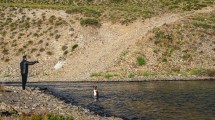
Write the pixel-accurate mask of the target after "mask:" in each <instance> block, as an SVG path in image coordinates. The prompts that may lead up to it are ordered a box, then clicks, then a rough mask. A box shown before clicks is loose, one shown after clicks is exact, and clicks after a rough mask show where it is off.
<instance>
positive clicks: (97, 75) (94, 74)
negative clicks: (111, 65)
mask: <svg viewBox="0 0 215 120" xmlns="http://www.w3.org/2000/svg"><path fill="white" fill-rule="evenodd" d="M101 76H102V74H101V73H91V75H90V77H101Z"/></svg>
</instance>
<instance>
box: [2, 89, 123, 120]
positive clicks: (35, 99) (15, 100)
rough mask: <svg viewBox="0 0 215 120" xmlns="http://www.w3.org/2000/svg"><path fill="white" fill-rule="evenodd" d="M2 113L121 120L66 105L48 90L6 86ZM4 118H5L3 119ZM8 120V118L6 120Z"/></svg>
mask: <svg viewBox="0 0 215 120" xmlns="http://www.w3.org/2000/svg"><path fill="white" fill-rule="evenodd" d="M0 113H1V115H3V113H4V114H5V115H10V114H18V115H22V114H27V115H28V114H58V115H63V116H72V118H73V119H75V120H121V119H120V118H116V117H101V116H98V115H95V114H94V113H92V112H90V111H89V110H87V109H84V108H81V107H79V106H73V105H71V104H66V103H65V102H64V101H61V100H58V99H57V98H56V97H54V96H53V95H50V94H47V91H46V90H41V89H39V88H27V89H26V90H22V89H21V87H14V86H13V87H11V86H4V88H3V91H1V92H0ZM7 117H10V116H7ZM2 118H3V117H2ZM6 119H7V118H6Z"/></svg>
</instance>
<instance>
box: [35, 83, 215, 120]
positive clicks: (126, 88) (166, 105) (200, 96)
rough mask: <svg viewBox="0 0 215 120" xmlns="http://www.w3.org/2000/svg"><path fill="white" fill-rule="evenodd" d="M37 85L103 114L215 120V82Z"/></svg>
mask: <svg viewBox="0 0 215 120" xmlns="http://www.w3.org/2000/svg"><path fill="white" fill-rule="evenodd" d="M36 84H37V85H39V86H42V87H48V88H49V89H51V90H52V91H54V93H55V95H57V96H58V97H63V98H64V99H65V100H66V101H67V102H71V103H72V104H76V105H81V106H83V107H85V108H88V109H90V110H91V111H94V112H95V113H97V114H100V115H103V116H110V115H115V116H119V117H122V118H124V119H135V120H136V119H137V120H158V119H159V120H174V119H177V120H185V119H186V120H187V119H190V120H205V119H207V120H212V119H215V81H159V82H80V83H72V82H69V83H68V82H63V83H59V82H58V83H36ZM31 85H35V83H34V84H33V83H31ZM95 85H96V86H98V91H99V95H100V97H99V99H98V100H95V99H94V98H93V86H95Z"/></svg>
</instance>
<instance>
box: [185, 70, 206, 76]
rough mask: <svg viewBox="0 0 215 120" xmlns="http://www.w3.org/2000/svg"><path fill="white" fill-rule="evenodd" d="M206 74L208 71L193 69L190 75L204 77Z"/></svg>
mask: <svg viewBox="0 0 215 120" xmlns="http://www.w3.org/2000/svg"><path fill="white" fill-rule="evenodd" d="M205 73H206V69H192V70H190V71H189V74H190V75H203V74H205Z"/></svg>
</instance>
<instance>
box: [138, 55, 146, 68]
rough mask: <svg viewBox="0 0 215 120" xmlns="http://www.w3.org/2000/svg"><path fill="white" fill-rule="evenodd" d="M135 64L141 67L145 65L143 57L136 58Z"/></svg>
mask: <svg viewBox="0 0 215 120" xmlns="http://www.w3.org/2000/svg"><path fill="white" fill-rule="evenodd" d="M137 63H138V64H139V65H140V66H142V65H145V64H146V61H145V58H144V57H143V56H138V57H137Z"/></svg>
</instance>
